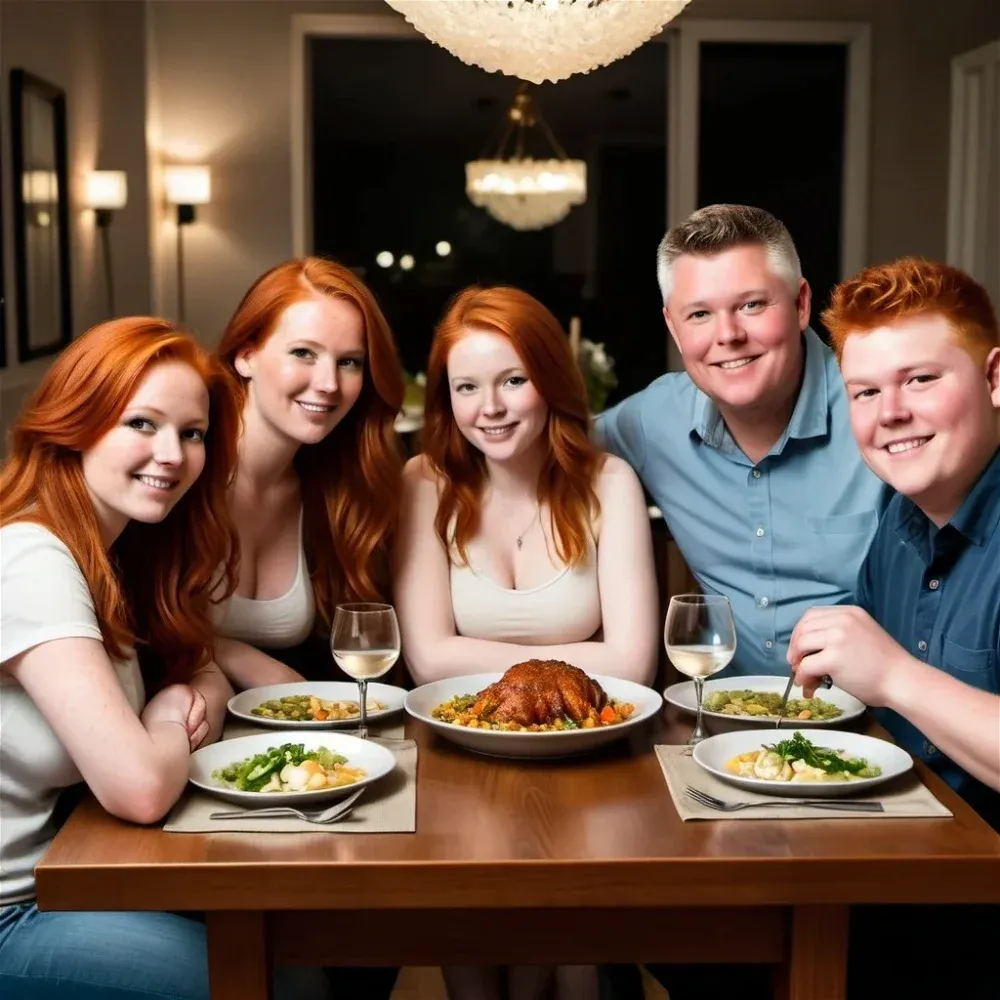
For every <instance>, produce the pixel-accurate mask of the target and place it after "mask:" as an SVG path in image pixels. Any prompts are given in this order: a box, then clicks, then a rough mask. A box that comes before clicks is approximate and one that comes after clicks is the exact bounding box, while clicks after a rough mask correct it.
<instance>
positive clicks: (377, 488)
mask: <svg viewBox="0 0 1000 1000" xmlns="http://www.w3.org/2000/svg"><path fill="white" fill-rule="evenodd" d="M219 356H220V359H221V361H222V362H223V364H224V365H225V366H226V367H227V368H228V369H229V371H230V373H231V374H232V375H233V377H234V379H235V382H236V384H237V386H238V395H239V399H240V402H241V405H242V417H243V431H242V436H241V438H240V450H239V466H238V470H237V474H236V478H235V480H234V482H233V485H232V487H231V489H230V494H229V499H230V509H231V511H232V515H233V520H234V521H235V524H236V527H237V530H238V532H239V538H240V571H239V578H238V583H237V586H236V592H235V593H234V594H233V596H232V597H231V598H230V599H229V600H228V601H225V602H223V603H221V604H220V605H218V606H217V608H216V612H215V624H216V628H217V630H218V633H219V635H220V637H221V638H220V640H219V643H218V646H217V649H216V658H217V661H218V663H219V666H220V667H221V668H222V670H223V672H224V673H225V674H226V676H227V677H228V678H229V680H230V681H231V682H232V683H233V685H234V686H236V687H239V688H245V687H253V686H256V685H260V684H276V683H283V682H286V681H296V680H301V679H302V676H301V674H299V673H297V672H296V671H294V670H292V669H291V668H290V667H288V666H285V664H284V663H282V662H281V661H280V659H278V658H277V656H278V655H280V654H278V653H277V651H279V650H287V649H289V648H290V647H296V646H299V645H300V644H301V643H302V642H304V641H305V640H306V639H308V638H309V637H310V636H313V635H315V634H317V633H322V632H326V633H328V632H329V628H330V624H331V622H332V619H333V612H334V609H335V607H336V604H337V603H338V602H339V601H345V600H380V599H381V600H384V599H386V598H387V597H388V589H389V585H388V552H387V545H388V538H389V535H390V533H391V531H392V530H393V528H394V526H395V522H396V504H397V502H398V496H399V477H400V472H401V466H402V460H401V457H400V456H401V452H400V449H399V444H398V439H397V438H396V434H395V431H394V430H393V421H394V419H395V415H396V413H397V412H398V410H399V407H400V406H401V404H402V398H403V376H402V369H401V368H400V365H399V361H398V358H397V355H396V348H395V344H394V342H393V339H392V334H391V333H390V331H389V328H388V325H387V324H386V321H385V319H384V317H383V316H382V313H381V311H380V310H379V307H378V305H377V303H376V302H375V299H374V297H373V296H372V294H371V292H370V291H369V290H368V288H367V287H366V286H365V285H364V284H363V283H362V282H361V281H360V280H359V279H358V278H357V277H356V276H355V275H354V274H353V273H352V272H351V271H349V270H348V269H347V268H344V267H342V266H341V265H339V264H336V263H334V262H333V261H329V260H323V259H320V258H316V257H310V258H303V259H300V260H290V261H286V262H285V263H283V264H280V265H278V266H277V267H275V268H272V269H271V270H270V271H268V272H267V273H266V274H264V275H262V276H261V277H260V278H259V279H258V280H257V282H256V283H255V284H254V285H253V287H251V289H250V290H249V291H248V292H247V294H246V296H245V297H244V299H243V302H242V303H241V304H240V306H239V308H238V309H237V310H236V313H235V314H234V315H233V318H232V319H231V320H230V321H229V325H228V326H227V328H226V331H225V333H224V334H223V337H222V342H221V344H220V346H219ZM317 645H318V648H319V644H317ZM269 651H270V652H269ZM271 653H276V655H271ZM327 670H328V671H329V673H330V675H331V676H333V673H334V670H335V668H334V667H333V664H332V661H331V660H330V659H329V657H327V656H325V655H324V656H323V660H322V663H320V664H319V665H318V666H317V667H316V668H315V671H316V673H318V674H320V675H322V673H323V672H324V671H327Z"/></svg>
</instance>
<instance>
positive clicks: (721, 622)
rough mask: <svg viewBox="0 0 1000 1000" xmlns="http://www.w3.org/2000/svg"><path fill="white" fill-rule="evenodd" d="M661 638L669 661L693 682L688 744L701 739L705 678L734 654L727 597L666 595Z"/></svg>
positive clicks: (729, 607)
mask: <svg viewBox="0 0 1000 1000" xmlns="http://www.w3.org/2000/svg"><path fill="white" fill-rule="evenodd" d="M663 639H664V642H665V644H666V647H667V656H668V657H669V659H670V662H671V663H672V664H673V665H674V666H675V667H676V668H677V669H678V670H679V671H680V672H681V673H682V674H686V675H687V676H688V677H690V678H691V679H692V680H693V681H694V690H695V699H696V700H697V702H698V716H697V721H696V722H695V727H694V732H693V733H692V734H691V740H690V743H691V745H692V746H693V745H694V744H695V743H700V742H701V741H702V740H703V739H704V738H705V731H704V729H703V728H702V720H701V703H702V700H703V698H704V687H705V678H706V677H711V676H712V674H717V673H718V672H719V671H720V670H725V668H726V667H727V666H729V661H730V660H732V658H733V656H734V655H735V654H736V625H735V623H734V621H733V609H732V606H731V605H730V603H729V598H728V597H723V596H722V595H720V594H678V595H677V596H675V597H671V598H670V606H669V607H668V608H667V620H666V623H665V625H664V626H663Z"/></svg>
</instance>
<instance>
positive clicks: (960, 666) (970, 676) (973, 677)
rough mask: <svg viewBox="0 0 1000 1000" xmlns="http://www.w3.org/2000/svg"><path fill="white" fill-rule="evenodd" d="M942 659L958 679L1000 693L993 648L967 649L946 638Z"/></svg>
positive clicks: (947, 670)
mask: <svg viewBox="0 0 1000 1000" xmlns="http://www.w3.org/2000/svg"><path fill="white" fill-rule="evenodd" d="M941 659H942V661H943V666H944V669H945V671H946V672H947V673H949V674H951V676H952V677H954V678H955V679H956V680H960V681H962V682H963V683H965V684H968V685H969V686H970V687H974V688H979V690H980V691H988V692H989V693H990V694H1000V684H998V680H997V663H996V659H997V658H996V653H995V652H994V650H992V649H966V647H965V646H960V645H959V644H958V643H957V642H952V640H951V639H948V638H945V639H944V643H943V647H942V652H941Z"/></svg>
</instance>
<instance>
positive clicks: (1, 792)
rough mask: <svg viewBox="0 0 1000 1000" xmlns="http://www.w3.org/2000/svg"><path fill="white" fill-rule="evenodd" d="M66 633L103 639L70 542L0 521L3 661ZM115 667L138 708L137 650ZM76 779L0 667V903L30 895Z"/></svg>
mask: <svg viewBox="0 0 1000 1000" xmlns="http://www.w3.org/2000/svg"><path fill="white" fill-rule="evenodd" d="M69 638H84V639H96V640H97V641H98V642H100V641H101V630H100V627H99V626H98V624H97V616H96V615H95V613H94V602H93V599H92V597H91V595H90V589H89V588H88V587H87V581H86V580H85V579H84V576H83V573H81V572H80V567H79V566H78V565H77V564H76V561H75V560H74V559H73V557H72V555H70V551H69V549H68V548H67V547H66V546H65V545H64V544H63V543H62V542H61V541H60V540H59V539H58V538H57V537H56V536H55V535H53V534H52V532H50V531H49V530H48V529H46V528H43V527H42V526H41V525H38V524H31V523H28V522H19V523H17V524H8V525H6V526H5V527H3V528H0V665H2V664H4V663H6V662H7V661H8V660H10V659H11V658H13V657H15V656H17V655H18V654H19V653H23V652H24V651H25V650H28V649H31V648H32V647H33V646H38V645H40V644H41V643H43V642H51V641H52V640H53V639H69ZM114 667H115V671H116V672H117V674H118V679H119V680H120V681H121V685H122V689H123V690H124V692H125V697H126V698H127V699H128V702H129V704H130V705H131V706H132V707H133V708H134V709H135V711H136V712H137V713H138V712H139V711H140V710H141V708H142V706H143V704H144V702H145V691H144V689H143V684H142V676H141V674H140V673H139V664H138V662H137V660H136V658H135V655H134V654H131V655H130V656H129V658H128V659H126V660H123V661H121V662H117V663H115V664H114ZM81 781H83V778H82V776H81V775H80V772H79V770H77V767H76V765H75V764H74V763H73V761H72V759H71V758H70V756H69V754H68V753H67V752H66V748H65V747H64V746H63V745H62V743H60V742H59V739H58V737H57V736H56V734H55V733H54V732H53V731H52V728H51V727H50V726H49V724H48V722H46V721H45V718H44V717H43V716H42V714H41V712H39V711H38V709H37V708H36V707H35V703H34V702H33V701H32V700H31V698H29V697H28V694H27V693H26V692H25V690H24V688H22V687H21V685H20V684H18V683H17V681H16V680H14V678H13V677H11V676H10V675H9V674H7V673H6V672H5V671H3V670H2V669H0V905H7V904H8V903H17V902H25V901H29V900H31V899H33V898H34V895H35V876H34V868H35V865H36V864H37V863H38V861H39V859H40V858H41V856H42V855H43V854H44V853H45V850H46V848H47V847H48V846H49V844H50V843H51V842H52V838H53V837H54V836H55V834H56V828H55V823H54V820H53V811H54V810H55V808H56V803H57V801H58V798H59V794H60V792H62V791H63V790H64V789H66V788H69V787H71V786H73V785H76V784H79V783H80V782H81Z"/></svg>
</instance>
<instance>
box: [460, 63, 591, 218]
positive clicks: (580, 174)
mask: <svg viewBox="0 0 1000 1000" xmlns="http://www.w3.org/2000/svg"><path fill="white" fill-rule="evenodd" d="M536 126H537V127H539V128H540V129H541V130H542V132H543V133H544V135H545V137H546V138H547V139H548V141H549V145H550V146H551V147H552V149H553V151H554V152H555V154H556V157H555V158H551V159H545V160H535V159H532V158H531V157H530V156H526V155H525V148H526V141H527V139H528V137H529V133H530V131H531V129H533V128H535V127H536ZM511 141H513V150H512V153H511V155H509V156H508V155H506V150H507V147H508V144H509V143H511ZM465 193H466V194H467V195H468V196H469V200H470V201H471V202H472V204H473V205H477V206H479V207H480V208H485V209H486V211H487V212H489V214H490V215H492V216H493V218H494V219H496V220H497V221H498V222H503V223H504V224H505V225H508V226H510V227H511V228H512V229H521V230H525V229H544V228H545V227H546V226H554V225H555V224H556V223H557V222H559V221H560V220H562V219H564V218H566V216H567V215H568V214H569V210H570V209H571V208H572V207H573V206H574V205H580V204H582V203H583V202H584V201H586V200H587V164H586V163H584V162H583V160H570V159H567V157H566V153H565V151H564V150H563V148H562V146H560V145H559V143H558V142H557V140H556V137H555V136H554V135H553V134H552V130H551V129H550V128H549V126H548V125H547V124H546V122H545V119H544V118H542V116H541V113H540V112H539V111H538V110H537V108H536V107H535V103H534V100H533V99H532V96H531V94H530V93H529V90H528V84H526V83H522V84H521V85H520V86H519V87H518V91H517V95H516V96H515V97H514V103H513V104H512V105H511V106H510V108H508V110H507V113H506V115H505V116H504V122H503V134H502V136H501V138H500V144H499V146H498V147H497V149H496V151H495V152H494V154H493V155H492V156H491V157H489V158H488V159H478V160H473V161H472V162H471V163H467V164H466V165H465Z"/></svg>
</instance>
